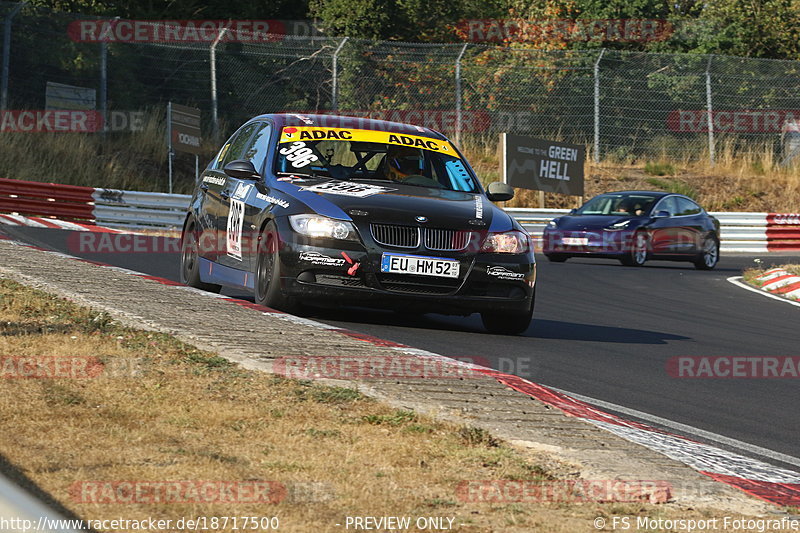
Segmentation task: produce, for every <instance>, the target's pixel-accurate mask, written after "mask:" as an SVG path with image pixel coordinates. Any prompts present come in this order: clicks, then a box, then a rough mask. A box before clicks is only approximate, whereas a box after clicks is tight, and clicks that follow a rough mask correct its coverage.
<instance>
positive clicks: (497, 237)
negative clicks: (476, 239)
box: [481, 231, 531, 254]
mask: <svg viewBox="0 0 800 533" xmlns="http://www.w3.org/2000/svg"><path fill="white" fill-rule="evenodd" d="M530 249H531V245H530V236H529V235H527V234H525V233H522V232H521V231H507V232H505V233H490V234H489V236H488V237H486V240H485V241H483V246H481V252H489V253H495V254H524V253H525V252H527V251H529V250H530Z"/></svg>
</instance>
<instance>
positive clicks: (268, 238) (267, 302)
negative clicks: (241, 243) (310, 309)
mask: <svg viewBox="0 0 800 533" xmlns="http://www.w3.org/2000/svg"><path fill="white" fill-rule="evenodd" d="M279 248H280V239H279V238H278V233H277V231H276V230H275V226H274V225H273V224H272V223H270V224H268V225H267V226H266V227H265V228H264V231H263V232H262V233H261V237H260V238H259V241H258V257H257V259H256V279H255V301H256V303H257V304H258V305H263V306H265V307H271V308H273V309H280V310H281V311H285V312H287V313H297V312H299V311H300V310H301V306H300V304H299V302H297V301H296V300H295V299H294V298H289V297H287V296H285V295H284V294H283V291H282V290H281V260H280V255H279V253H280V252H279Z"/></svg>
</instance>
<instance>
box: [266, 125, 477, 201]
mask: <svg viewBox="0 0 800 533" xmlns="http://www.w3.org/2000/svg"><path fill="white" fill-rule="evenodd" d="M277 148H278V151H277V157H276V158H275V168H274V170H275V172H276V173H279V174H290V173H291V174H299V175H300V174H301V175H310V176H322V177H330V178H334V179H337V180H350V181H381V182H385V181H391V182H396V183H404V184H406V185H416V186H420V187H431V188H436V189H445V190H451V191H463V192H472V193H474V192H479V188H478V186H477V180H476V178H475V176H474V175H473V174H472V172H470V170H469V169H468V167H467V165H466V164H465V163H464V162H463V161H462V160H461V158H460V157H459V155H458V153H457V152H456V150H455V149H454V148H453V146H452V145H451V144H450V143H449V142H447V141H443V140H439V139H432V138H429V137H419V136H414V135H401V134H395V133H391V132H385V131H375V130H358V129H346V128H324V127H312V126H308V127H305V126H298V127H292V126H287V127H285V128H283V131H282V132H281V136H280V138H279V140H278V147H277Z"/></svg>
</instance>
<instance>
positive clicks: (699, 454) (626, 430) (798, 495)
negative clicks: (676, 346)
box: [3, 239, 800, 507]
mask: <svg viewBox="0 0 800 533" xmlns="http://www.w3.org/2000/svg"><path fill="white" fill-rule="evenodd" d="M3 242H4V243H9V244H12V245H16V246H24V247H28V248H33V249H36V250H40V251H44V252H47V253H51V254H54V255H57V256H59V257H64V258H68V259H72V260H75V261H81V262H84V263H89V264H92V265H96V266H100V267H103V268H108V269H111V270H114V271H116V272H121V273H125V274H130V275H134V276H137V277H140V278H144V279H148V280H152V281H156V282H158V283H162V284H164V285H169V286H174V287H175V288H176V289H180V290H187V291H190V292H193V293H196V294H202V295H204V296H208V297H213V298H219V299H222V300H225V301H228V302H230V303H233V304H236V305H239V306H242V307H246V308H249V309H253V310H255V311H258V312H262V313H268V314H270V315H271V316H274V317H276V318H279V319H281V320H287V321H290V322H294V323H298V324H304V325H307V326H311V327H315V328H319V329H325V330H328V331H333V332H337V333H340V334H342V335H346V336H348V337H350V338H355V339H359V340H362V341H364V342H368V343H370V344H373V345H376V346H383V347H387V348H390V349H392V350H396V351H398V352H400V353H403V354H407V355H415V356H419V357H429V358H435V359H437V360H440V361H441V360H443V361H446V362H447V363H449V364H451V365H454V366H462V367H468V368H470V369H472V370H473V371H476V372H481V373H483V374H485V375H487V376H490V377H492V378H494V379H496V380H497V381H499V382H500V383H502V384H504V385H506V386H507V387H509V388H511V389H513V390H516V391H518V392H521V393H523V394H527V395H528V396H530V397H532V398H535V399H537V400H539V401H541V402H543V403H545V404H547V405H549V406H551V407H554V408H556V409H559V410H560V411H562V412H563V413H564V414H565V415H567V416H571V417H575V418H579V419H581V420H584V421H586V422H588V423H590V424H593V425H595V426H596V427H598V428H602V429H604V430H606V431H609V432H611V433H613V434H615V435H617V436H619V437H622V438H624V439H626V440H628V441H631V442H634V443H636V444H639V445H641V446H644V447H645V448H648V449H651V450H653V451H656V452H658V453H661V454H663V455H665V456H667V457H669V458H671V459H674V460H676V461H679V462H681V463H683V464H685V465H687V466H689V467H691V468H693V469H694V470H696V471H698V472H700V473H701V474H704V475H706V476H708V477H710V478H712V479H715V480H717V481H721V482H723V483H726V484H728V485H731V486H733V487H736V488H739V489H741V490H743V491H744V492H746V493H748V494H751V495H753V496H756V497H758V498H760V499H762V500H765V501H767V502H770V503H773V504H776V505H780V506H790V507H800V473H798V472H793V471H791V470H786V469H783V468H778V467H776V466H773V465H771V464H768V463H765V462H763V461H759V460H757V459H752V458H750V457H746V456H744V455H740V454H737V453H734V452H730V451H727V450H723V449H721V448H718V447H716V446H713V445H710V444H706V443H703V442H698V441H696V440H693V439H689V438H687V437H683V436H681V435H678V434H673V433H669V432H667V431H663V430H661V429H658V428H655V427H653V426H650V425H647V424H644V423H641V422H636V421H631V420H626V419H624V418H622V417H620V416H617V415H614V414H610V413H607V412H605V411H603V410H602V409H600V408H598V407H595V406H593V405H591V404H589V403H587V402H584V401H581V400H578V399H575V398H573V397H571V396H570V395H569V394H567V393H564V392H562V391H558V390H556V389H553V388H551V387H547V386H544V385H540V384H538V383H533V382H531V381H528V380H526V379H524V378H521V377H519V376H514V375H512V374H505V373H503V372H499V371H496V370H492V369H490V368H485V367H481V366H478V365H474V364H471V363H466V362H462V361H457V360H454V359H450V358H449V357H445V356H443V355H439V354H436V353H433V352H428V351H425V350H420V349H417V348H412V347H410V346H406V345H404V344H399V343H396V342H393V341H389V340H385V339H380V338H377V337H373V336H371V335H366V334H363V333H358V332H355V331H351V330H347V329H343V328H338V327H336V326H331V325H329V324H323V323H321V322H317V321H315V320H310V319H307V318H302V317H296V316H293V315H289V314H287V313H284V312H282V311H277V310H275V309H270V308H268V307H264V306H261V305H258V304H255V303H252V302H248V301H245V300H239V299H237V298H231V297H228V296H223V295H218V294H211V293H208V292H204V291H201V290H199V289H194V288H192V287H186V286H185V285H182V284H180V283H177V282H174V281H171V280H168V279H165V278H160V277H157V276H149V275H146V274H143V273H141V272H135V271H132V270H128V269H125V268H120V267H115V266H111V265H107V264H104V263H99V262H97V261H89V260H86V259H80V258H77V257H74V256H70V255H67V254H63V253H60V252H54V251H52V250H46V249H44V248H40V247H38V246H33V245H29V244H25V243H20V242H17V241H13V240H8V239H6V240H3Z"/></svg>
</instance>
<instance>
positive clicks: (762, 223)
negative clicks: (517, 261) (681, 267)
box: [506, 207, 800, 253]
mask: <svg viewBox="0 0 800 533" xmlns="http://www.w3.org/2000/svg"><path fill="white" fill-rule="evenodd" d="M506 211H507V212H508V213H510V214H511V215H513V216H514V218H516V219H517V220H518V221H519V222H520V223H521V224H522V225H523V226H524V227H525V229H527V230H528V231H529V232H530V233H531V235H533V236H534V237H535V238H536V239H537V241H538V240H540V239H541V235H542V231H543V230H544V227H545V225H547V222H548V221H549V220H551V219H553V218H555V217H558V216H562V215H566V214H567V213H568V212H569V210H568V209H525V208H515V207H512V208H507V209H506ZM711 215H713V216H715V217H716V218H717V219H719V222H720V240H721V242H720V244H721V250H722V251H723V252H751V253H764V252H781V251H782V252H797V251H800V214H781V213H728V212H719V211H718V212H712V213H711Z"/></svg>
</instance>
